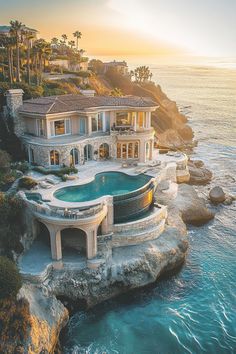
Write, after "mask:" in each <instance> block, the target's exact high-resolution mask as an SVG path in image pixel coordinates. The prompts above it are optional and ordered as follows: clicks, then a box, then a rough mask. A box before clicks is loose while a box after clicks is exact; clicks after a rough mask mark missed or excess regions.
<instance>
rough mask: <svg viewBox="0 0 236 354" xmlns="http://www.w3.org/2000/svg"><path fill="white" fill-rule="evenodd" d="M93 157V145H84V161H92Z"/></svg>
mask: <svg viewBox="0 0 236 354" xmlns="http://www.w3.org/2000/svg"><path fill="white" fill-rule="evenodd" d="M92 158H93V147H92V145H90V144H88V145H85V147H84V161H90V160H92Z"/></svg>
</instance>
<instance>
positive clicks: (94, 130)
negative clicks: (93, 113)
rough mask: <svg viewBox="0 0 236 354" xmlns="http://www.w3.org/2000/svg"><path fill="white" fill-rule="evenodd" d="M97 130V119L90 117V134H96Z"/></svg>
mask: <svg viewBox="0 0 236 354" xmlns="http://www.w3.org/2000/svg"><path fill="white" fill-rule="evenodd" d="M97 130H98V127H97V118H95V117H92V132H96V131H97Z"/></svg>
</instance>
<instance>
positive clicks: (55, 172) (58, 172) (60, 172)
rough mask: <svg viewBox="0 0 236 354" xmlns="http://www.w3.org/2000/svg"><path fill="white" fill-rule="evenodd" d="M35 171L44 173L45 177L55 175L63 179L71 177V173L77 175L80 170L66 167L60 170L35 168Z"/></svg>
mask: <svg viewBox="0 0 236 354" xmlns="http://www.w3.org/2000/svg"><path fill="white" fill-rule="evenodd" d="M33 169H34V171H36V172H39V173H42V174H43V175H54V176H57V177H62V176H63V175H69V174H71V173H77V172H78V170H77V168H75V167H74V166H70V167H68V166H65V167H61V168H60V169H57V170H54V169H49V168H44V167H42V166H35V167H34V168H33Z"/></svg>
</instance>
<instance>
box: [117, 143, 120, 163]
mask: <svg viewBox="0 0 236 354" xmlns="http://www.w3.org/2000/svg"><path fill="white" fill-rule="evenodd" d="M116 157H117V159H120V158H121V144H120V143H118V144H117V148H116Z"/></svg>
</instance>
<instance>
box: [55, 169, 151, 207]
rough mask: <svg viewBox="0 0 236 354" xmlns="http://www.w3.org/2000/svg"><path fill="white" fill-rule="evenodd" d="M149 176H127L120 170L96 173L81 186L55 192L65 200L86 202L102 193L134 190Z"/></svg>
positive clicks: (109, 193) (146, 180) (108, 193)
mask: <svg viewBox="0 0 236 354" xmlns="http://www.w3.org/2000/svg"><path fill="white" fill-rule="evenodd" d="M150 178H151V177H149V176H146V175H143V174H140V175H138V176H129V175H126V174H125V173H121V172H103V173H98V174H97V175H96V176H95V179H94V180H93V181H92V182H90V183H87V184H83V185H81V186H73V187H65V188H62V189H60V190H59V191H57V192H55V194H54V196H55V197H56V198H57V199H60V200H63V201H65V202H86V201H90V200H94V199H97V198H100V197H102V196H104V195H121V194H127V193H130V192H132V191H135V190H137V189H139V188H141V187H143V186H144V185H145V184H147V183H148V182H149V181H150Z"/></svg>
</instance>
